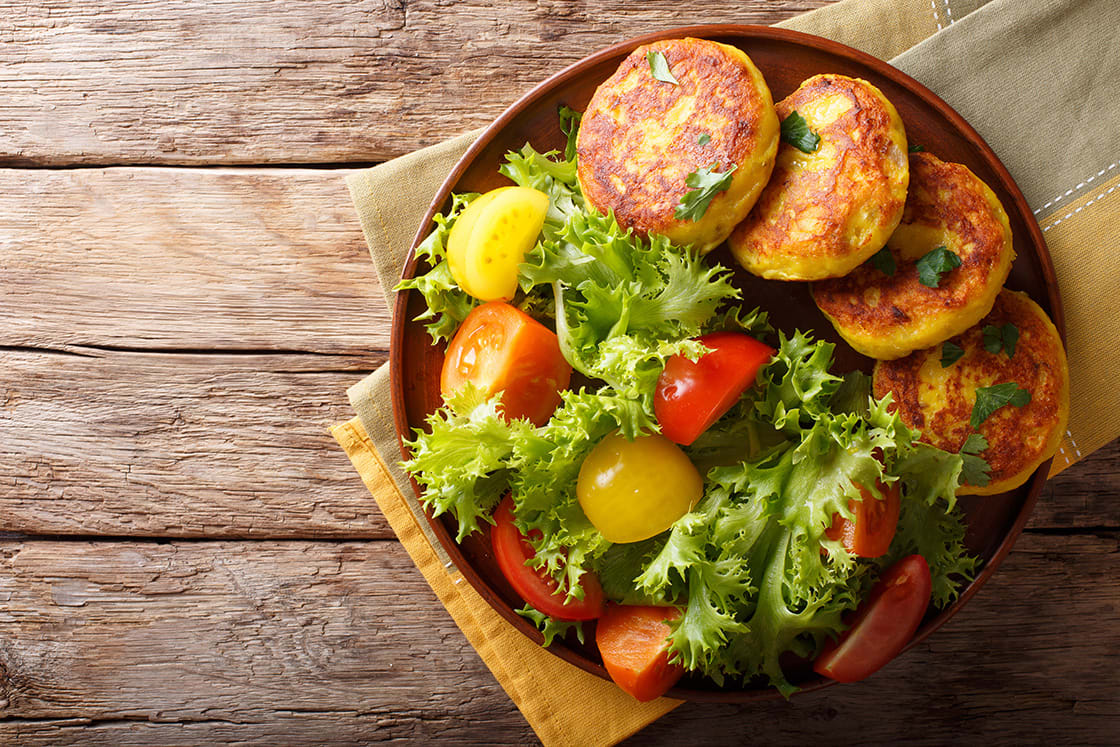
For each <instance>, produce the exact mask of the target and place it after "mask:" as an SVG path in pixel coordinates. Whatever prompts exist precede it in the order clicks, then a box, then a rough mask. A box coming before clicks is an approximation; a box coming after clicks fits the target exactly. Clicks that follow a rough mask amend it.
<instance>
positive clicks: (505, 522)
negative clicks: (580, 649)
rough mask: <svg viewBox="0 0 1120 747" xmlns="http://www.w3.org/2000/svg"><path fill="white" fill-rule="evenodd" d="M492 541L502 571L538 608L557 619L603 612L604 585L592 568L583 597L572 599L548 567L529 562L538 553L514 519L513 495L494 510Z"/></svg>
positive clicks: (583, 581)
mask: <svg viewBox="0 0 1120 747" xmlns="http://www.w3.org/2000/svg"><path fill="white" fill-rule="evenodd" d="M494 521H495V524H494V526H493V527H492V528H491V529H490V544H491V547H492V548H493V550H494V558H495V560H497V561H498V567H499V568H501V569H502V575H503V576H505V577H506V581H509V585H510V586H512V587H513V590H514V591H516V592H517V594H518V595H519V596H520V597H521V598H522V599H524V600H525V601H526V602H528V603H529V604H531V605H533V607H535V608H536V609H537V610H539V611H540V612H543V613H544V614H546V615H548V616H549V617H554V618H556V619H557V620H572V621H575V620H594V619H595V618H597V617H599V616H600V615H601V614H603V587H602V586H601V585H600V584H599V577H598V576H596V575H595V574H594V573H591V572H590V571H589V572H587V573H584V574H583V575H582V576H581V577H580V581H579V585H580V586H581V587H583V599H578V600H568V601H565V599H566V597H565V596H564V595H562V594H556V589H557V584H556V582H555V581H554V580H553V579H552V578H551V577H550V576H548V575H547V574H546V573H545V572H544V571H542V570H539V569H537V568H532V567H530V566H527V565H525V562H526V561H527V560H529V559H531V558H532V557H533V555H534V552H533V547H532V546H531V545H530V544H529V540H528V539H527V538H526V537H525V535H523V534H522V533H521V530H519V529H518V528H517V525H516V524H514V523H513V496H512V495H507V496H506V497H505V498H503V499H502V502H501V503H499V504H498V508H497V509H495V511H494Z"/></svg>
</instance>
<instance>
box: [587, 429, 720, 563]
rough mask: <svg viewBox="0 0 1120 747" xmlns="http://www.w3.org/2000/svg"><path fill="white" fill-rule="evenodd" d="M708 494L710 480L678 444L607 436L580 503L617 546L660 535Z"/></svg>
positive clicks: (590, 463) (590, 458)
mask: <svg viewBox="0 0 1120 747" xmlns="http://www.w3.org/2000/svg"><path fill="white" fill-rule="evenodd" d="M703 493H704V480H703V478H701V477H700V473H699V472H698V471H697V470H696V467H694V466H693V465H692V462H690V461H689V460H688V457H687V456H685V454H684V452H683V451H681V450H680V447H678V446H677V445H676V444H674V443H673V442H672V441H670V440H669V439H667V438H665V437H664V436H661V435H657V434H652V435H649V436H640V437H638V438H636V439H634V440H633V441H630V440H628V439H627V438H626V437H625V436H623V435H622V434H620V433H615V434H612V435H610V436H607V437H606V438H604V439H603V440H602V441H600V442H599V444H598V445H596V446H595V448H594V449H592V450H591V453H590V454H588V455H587V458H586V459H584V460H583V466H582V467H580V470H579V481H578V482H577V483H576V497H577V498H578V499H579V505H580V506H581V507H582V508H583V512H584V514H586V515H587V518H588V520H590V521H591V523H592V524H594V525H595V528H596V529H598V530H599V532H600V533H601V534H602V535H603V537H605V538H606V539H608V540H609V541H611V542H638V541H640V540H644V539H648V538H650V537H652V536H654V535H655V534H660V533H661V532H664V531H665V530H666V529H668V528H669V527H670V526H672V524H673V522H675V521H676V520H677V519H679V518H681V517H682V516H684V515H685V514H686V513H688V511H690V510H691V509H692V507H693V506H695V505H696V503H697V502H698V501H699V500H700V498H701V496H702V495H703Z"/></svg>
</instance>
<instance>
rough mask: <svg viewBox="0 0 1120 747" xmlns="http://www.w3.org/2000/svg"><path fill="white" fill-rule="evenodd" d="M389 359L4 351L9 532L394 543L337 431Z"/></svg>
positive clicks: (3, 496)
mask: <svg viewBox="0 0 1120 747" xmlns="http://www.w3.org/2000/svg"><path fill="white" fill-rule="evenodd" d="M383 360H384V356H383V354H376V353H374V354H367V355H364V356H359V355H353V356H342V355H321V356H314V355H271V354H268V355H186V354H163V353H129V352H113V351H97V350H89V349H87V350H85V351H84V352H83V353H81V354H59V353H43V352H27V351H17V350H9V351H0V516H2V517H3V525H2V526H0V531H15V532H24V533H27V534H76V535H110V536H114V535H139V536H173V537H196V536H209V537H273V536H284V537H288V536H302V537H308V536H310V537H391V536H392V533H391V532H390V530H389V529H388V527H387V525H386V523H385V520H384V518H383V517H382V515H381V513H380V512H379V511H378V510H377V506H376V504H375V503H374V502H373V499H372V498H371V497H370V495H369V493H368V491H367V490H366V488H365V486H364V485H363V484H362V482H361V480H360V479H359V478H358V476H357V475H356V474H355V473H354V470H353V467H351V465H350V462H349V460H348V459H347V458H346V455H345V454H343V453H342V451H341V450H340V449H339V448H338V444H336V443H335V441H334V439H333V438H332V437H331V435H330V433H329V432H328V428H329V427H330V425H332V424H333V423H337V422H340V421H344V420H349V419H350V418H351V417H352V416H353V415H352V412H351V410H350V405H349V403H348V402H347V400H346V388H347V387H348V386H349V385H350V384H353V383H354V382H356V381H358V380H359V379H361V378H362V376H363V375H364V374H366V373H368V372H370V371H372V370H373V369H374V368H376V367H377V366H378V365H380V364H381V363H382V362H383Z"/></svg>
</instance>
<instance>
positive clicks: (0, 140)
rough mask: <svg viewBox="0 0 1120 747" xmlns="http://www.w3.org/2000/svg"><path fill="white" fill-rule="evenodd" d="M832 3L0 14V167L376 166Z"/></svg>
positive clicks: (62, 6) (22, 7) (179, 8)
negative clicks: (682, 51) (614, 49)
mask: <svg viewBox="0 0 1120 747" xmlns="http://www.w3.org/2000/svg"><path fill="white" fill-rule="evenodd" d="M829 1H830V0H771V2H754V3H749V4H728V3H725V2H719V1H718V0H693V2H690V3H679V2H674V1H671V0H647V1H645V2H641V3H631V4H629V6H628V7H620V5H619V4H618V3H613V2H607V0H585V1H584V2H579V3H570V2H557V1H555V0H548V1H547V2H535V3H529V2H515V3H500V4H493V3H482V4H477V3H449V2H445V1H443V0H319V1H318V2H314V3H311V2H299V3H291V2H281V1H280V0H230V1H229V2H223V3H207V4H204V5H200V4H198V3H195V2H192V1H191V0H161V1H160V2H152V0H123V1H122V2H117V3H94V4H90V3H83V2H77V1H75V0H51V1H50V2H41V3H25V2H13V1H12V0H2V1H0V102H3V103H2V104H0V115H2V116H0V120H2V121H3V122H4V127H3V128H2V129H0V163H4V164H8V165H28V164H37V165H59V164H61V165H71V164H76V163H86V164H122V163H167V164H199V163H226V164H228V163H327V162H331V163H337V162H366V161H380V160H384V159H387V158H390V157H392V156H396V155H400V154H402V153H407V152H409V151H411V150H414V149H416V148H417V147H419V146H423V145H428V144H432V143H436V142H439V141H440V140H443V139H444V138H446V137H449V136H451V135H454V134H458V133H460V132H463V131H465V130H467V129H471V128H473V127H477V126H480V125H483V124H485V123H487V122H489V121H491V120H492V119H494V117H496V116H497V115H498V114H499V113H500V112H501V111H502V110H503V109H505V107H506V106H508V105H509V104H511V103H513V101H515V100H516V99H517V98H518V97H519V96H520V95H521V94H523V93H525V92H526V91H528V90H529V89H530V88H531V87H532V86H533V85H535V84H536V83H538V82H540V81H542V80H544V79H545V78H547V77H548V76H550V75H552V74H553V73H555V72H558V71H559V70H561V69H562V68H564V67H566V66H567V65H568V64H570V63H572V62H575V61H576V60H578V59H580V58H581V57H583V56H585V55H587V54H589V53H591V52H593V51H596V50H598V49H600V48H602V47H605V46H608V45H610V44H612V43H614V42H617V41H621V40H623V39H626V38H629V37H631V36H635V35H637V34H640V33H643V32H647V31H654V30H657V29H663V28H670V27H673V26H680V25H688V24H695V23H760V24H767V23H774V22H776V21H780V20H782V19H784V18H788V17H790V16H792V15H796V14H798V13H800V12H803V11H805V10H808V9H811V8H814V7H819V6H821V5H827V4H828V2H829ZM449 102H455V103H454V105H449Z"/></svg>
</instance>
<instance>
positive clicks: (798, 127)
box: [782, 111, 821, 153]
mask: <svg viewBox="0 0 1120 747" xmlns="http://www.w3.org/2000/svg"><path fill="white" fill-rule="evenodd" d="M782 142H784V143H789V144H790V145H792V146H793V147H794V148H797V149H798V150H799V151H801V152H802V153H812V152H813V151H815V150H816V149H817V147H818V146H819V145H820V144H821V136H820V135H818V134H817V133H815V132H813V131H812V130H810V129H809V123H808V122H806V121H805V117H802V116H801V115H800V114H798V113H797V112H796V111H793V112H790V113H789V116H788V117H786V118H785V119H783V120H782Z"/></svg>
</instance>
